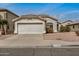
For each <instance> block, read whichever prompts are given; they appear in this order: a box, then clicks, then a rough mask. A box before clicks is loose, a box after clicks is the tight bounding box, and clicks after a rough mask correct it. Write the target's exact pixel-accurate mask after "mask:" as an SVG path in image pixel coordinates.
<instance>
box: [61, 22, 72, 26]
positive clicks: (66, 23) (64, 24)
mask: <svg viewBox="0 0 79 59" xmlns="http://www.w3.org/2000/svg"><path fill="white" fill-rule="evenodd" d="M71 23H72V22H65V23H61V25H63V26H66V25H68V24H71Z"/></svg>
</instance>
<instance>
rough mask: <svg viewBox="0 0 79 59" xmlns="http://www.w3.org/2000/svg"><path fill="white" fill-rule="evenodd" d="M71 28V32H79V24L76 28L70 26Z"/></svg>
mask: <svg viewBox="0 0 79 59" xmlns="http://www.w3.org/2000/svg"><path fill="white" fill-rule="evenodd" d="M69 27H70V29H71V31H79V24H78V25H74V28H73V25H70V26H69Z"/></svg>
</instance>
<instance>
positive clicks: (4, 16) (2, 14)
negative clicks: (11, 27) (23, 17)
mask: <svg viewBox="0 0 79 59" xmlns="http://www.w3.org/2000/svg"><path fill="white" fill-rule="evenodd" d="M6 13H7V12H0V19H5V20H6Z"/></svg>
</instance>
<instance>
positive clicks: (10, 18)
mask: <svg viewBox="0 0 79 59" xmlns="http://www.w3.org/2000/svg"><path fill="white" fill-rule="evenodd" d="M16 17H17V16H15V15H13V14H11V13H9V12H7V20H8V23H9V29H10V32H13V31H14V29H13V22H12V20H13V19H14V18H16Z"/></svg>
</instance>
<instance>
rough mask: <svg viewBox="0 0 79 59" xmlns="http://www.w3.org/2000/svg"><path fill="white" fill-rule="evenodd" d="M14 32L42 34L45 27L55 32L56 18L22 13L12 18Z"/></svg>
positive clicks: (44, 31)
mask: <svg viewBox="0 0 79 59" xmlns="http://www.w3.org/2000/svg"><path fill="white" fill-rule="evenodd" d="M13 22H14V27H15V30H14V33H17V34H42V33H46V32H47V31H46V29H47V28H51V29H52V31H53V32H57V22H58V21H57V19H55V18H53V17H50V16H47V15H23V16H20V17H18V18H15V19H13Z"/></svg>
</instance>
